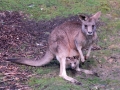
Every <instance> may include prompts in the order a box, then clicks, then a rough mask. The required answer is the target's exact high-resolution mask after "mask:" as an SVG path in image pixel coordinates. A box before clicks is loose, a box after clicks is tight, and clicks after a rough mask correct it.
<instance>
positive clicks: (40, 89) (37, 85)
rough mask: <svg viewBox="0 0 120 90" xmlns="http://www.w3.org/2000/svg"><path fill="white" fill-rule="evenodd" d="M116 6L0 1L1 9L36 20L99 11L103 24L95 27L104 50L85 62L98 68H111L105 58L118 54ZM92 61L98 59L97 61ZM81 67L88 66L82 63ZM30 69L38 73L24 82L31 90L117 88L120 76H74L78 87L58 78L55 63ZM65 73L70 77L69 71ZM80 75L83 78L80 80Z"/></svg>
mask: <svg viewBox="0 0 120 90" xmlns="http://www.w3.org/2000/svg"><path fill="white" fill-rule="evenodd" d="M119 8H120V1H119V0H114V1H112V0H0V10H10V11H11V10H12V11H13V10H14V11H23V12H25V13H28V14H29V15H30V17H31V18H34V19H36V20H42V19H47V20H48V19H51V18H55V17H57V16H61V17H67V16H69V15H71V14H72V15H75V14H79V13H88V14H91V13H95V12H97V11H102V17H101V20H102V21H103V22H104V23H105V25H104V26H101V27H100V28H99V29H98V35H99V42H98V44H99V45H100V46H102V47H103V48H107V49H105V50H104V49H103V50H99V51H94V52H92V55H91V57H92V56H94V57H93V58H91V62H90V63H88V64H89V66H90V67H91V68H97V66H98V65H99V63H100V64H102V65H103V66H107V65H108V66H112V67H113V64H111V63H109V61H108V59H109V58H110V57H111V56H112V55H116V54H120V53H119V52H120V47H119V45H120V9H119ZM95 60H98V61H99V63H98V61H95ZM118 63H120V62H118ZM86 65H87V64H86ZM118 65H120V64H118ZM83 68H88V67H86V66H83ZM113 68H114V67H113ZM30 69H32V70H33V72H34V73H35V74H37V75H36V76H34V77H32V78H30V80H29V81H28V82H27V83H28V84H29V85H30V86H31V87H32V88H33V89H34V90H90V88H93V89H91V90H104V89H102V88H100V89H95V88H94V86H96V85H104V86H105V88H106V90H107V89H108V90H119V85H120V79H118V80H112V79H109V78H107V77H106V79H101V78H100V77H94V76H88V77H87V76H85V75H84V74H82V75H80V76H73V77H75V78H77V79H78V80H79V81H81V82H82V83H83V85H82V86H77V85H73V84H71V83H68V82H67V81H65V80H63V79H61V78H59V77H58V74H59V67H58V66H56V65H51V64H50V65H48V66H46V67H40V68H30ZM108 70H109V69H108ZM103 71H104V70H103ZM110 71H111V69H110ZM98 72H101V71H98ZM68 73H69V75H70V76H71V73H70V71H68ZM108 73H109V72H108ZM100 74H101V73H100ZM81 76H82V77H84V78H85V79H82V78H81ZM112 88H114V89H112Z"/></svg>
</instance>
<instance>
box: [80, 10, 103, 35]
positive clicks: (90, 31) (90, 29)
mask: <svg viewBox="0 0 120 90" xmlns="http://www.w3.org/2000/svg"><path fill="white" fill-rule="evenodd" d="M100 16H101V12H100V11H99V12H97V13H96V14H94V15H92V16H91V17H89V16H84V15H79V18H80V20H81V22H82V32H83V33H84V34H85V35H87V36H92V35H94V33H95V32H96V22H97V21H98V18H99V17H100Z"/></svg>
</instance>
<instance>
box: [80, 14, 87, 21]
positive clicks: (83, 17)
mask: <svg viewBox="0 0 120 90" xmlns="http://www.w3.org/2000/svg"><path fill="white" fill-rule="evenodd" d="M79 19H80V20H81V21H86V20H87V17H86V16H84V15H79Z"/></svg>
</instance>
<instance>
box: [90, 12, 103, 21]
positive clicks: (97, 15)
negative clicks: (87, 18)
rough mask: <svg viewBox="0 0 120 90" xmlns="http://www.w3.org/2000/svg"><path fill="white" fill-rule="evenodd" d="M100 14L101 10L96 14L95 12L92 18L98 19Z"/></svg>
mask: <svg viewBox="0 0 120 90" xmlns="http://www.w3.org/2000/svg"><path fill="white" fill-rule="evenodd" d="M100 16H101V11H99V12H97V13H96V14H94V15H93V16H92V18H93V19H95V20H98V18H100Z"/></svg>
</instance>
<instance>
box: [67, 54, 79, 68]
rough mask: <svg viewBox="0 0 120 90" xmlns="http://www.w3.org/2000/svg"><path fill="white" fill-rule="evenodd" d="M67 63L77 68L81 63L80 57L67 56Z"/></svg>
mask: <svg viewBox="0 0 120 90" xmlns="http://www.w3.org/2000/svg"><path fill="white" fill-rule="evenodd" d="M66 64H67V65H68V66H69V67H70V68H72V69H75V68H76V67H77V65H78V64H79V57H77V56H73V57H66Z"/></svg>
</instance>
